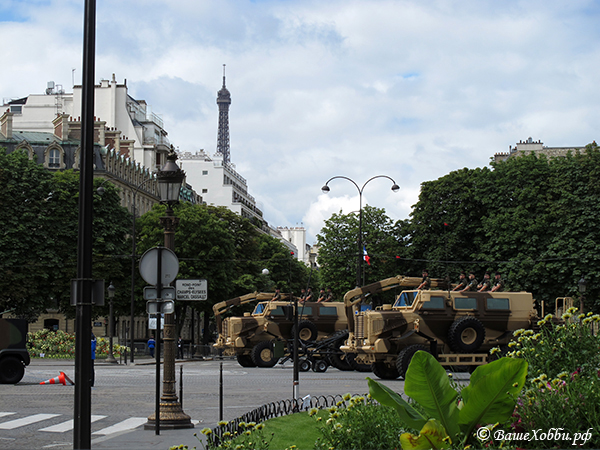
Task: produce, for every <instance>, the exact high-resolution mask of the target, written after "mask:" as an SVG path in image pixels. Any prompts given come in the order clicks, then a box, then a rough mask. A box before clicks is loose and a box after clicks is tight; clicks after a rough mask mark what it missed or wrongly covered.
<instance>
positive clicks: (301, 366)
mask: <svg viewBox="0 0 600 450" xmlns="http://www.w3.org/2000/svg"><path fill="white" fill-rule="evenodd" d="M311 367H312V363H311V362H310V360H309V359H308V358H300V359H299V360H298V370H299V371H300V372H308V371H309V370H310V369H311Z"/></svg>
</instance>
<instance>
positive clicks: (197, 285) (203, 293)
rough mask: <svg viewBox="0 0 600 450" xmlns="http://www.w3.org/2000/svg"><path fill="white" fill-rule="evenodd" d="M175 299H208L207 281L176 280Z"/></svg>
mask: <svg viewBox="0 0 600 450" xmlns="http://www.w3.org/2000/svg"><path fill="white" fill-rule="evenodd" d="M175 288H176V289H177V300H190V301H199V300H206V299H208V283H207V281H206V280H177V281H176V282H175Z"/></svg>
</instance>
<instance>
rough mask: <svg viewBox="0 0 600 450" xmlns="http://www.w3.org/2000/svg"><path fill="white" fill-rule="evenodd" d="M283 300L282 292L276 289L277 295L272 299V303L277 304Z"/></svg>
mask: <svg viewBox="0 0 600 450" xmlns="http://www.w3.org/2000/svg"><path fill="white" fill-rule="evenodd" d="M279 300H281V292H280V291H279V288H275V295H273V298H272V299H271V301H272V302H276V301H279Z"/></svg>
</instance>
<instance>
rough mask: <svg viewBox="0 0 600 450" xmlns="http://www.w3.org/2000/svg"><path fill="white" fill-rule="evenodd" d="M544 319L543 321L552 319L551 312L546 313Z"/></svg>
mask: <svg viewBox="0 0 600 450" xmlns="http://www.w3.org/2000/svg"><path fill="white" fill-rule="evenodd" d="M544 320H545V321H548V320H552V314H546V316H545V317H544Z"/></svg>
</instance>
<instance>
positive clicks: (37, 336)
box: [27, 329, 126, 359]
mask: <svg viewBox="0 0 600 450" xmlns="http://www.w3.org/2000/svg"><path fill="white" fill-rule="evenodd" d="M27 344H28V348H29V356H31V357H32V358H58V359H60V358H65V359H69V358H75V334H74V333H65V332H64V331H61V330H57V331H52V330H48V329H43V330H39V331H36V332H35V333H27ZM90 345H91V344H90ZM109 346H110V343H109V340H108V339H106V338H100V337H99V338H96V358H103V357H106V356H107V355H108V351H109ZM125 349H126V347H125V346H124V345H119V344H115V343H114V342H113V355H114V356H115V357H117V358H118V357H119V356H121V353H123V352H124V351H125Z"/></svg>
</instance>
